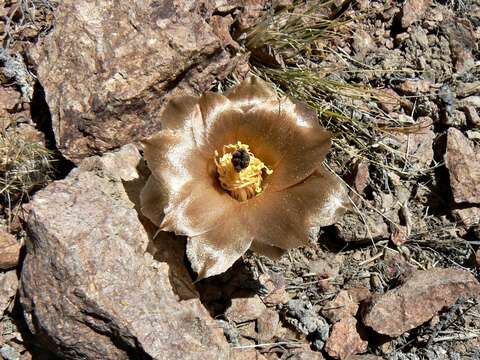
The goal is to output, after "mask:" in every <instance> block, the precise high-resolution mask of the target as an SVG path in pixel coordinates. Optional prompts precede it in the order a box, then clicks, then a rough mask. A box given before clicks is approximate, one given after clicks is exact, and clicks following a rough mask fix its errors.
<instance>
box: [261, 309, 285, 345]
mask: <svg viewBox="0 0 480 360" xmlns="http://www.w3.org/2000/svg"><path fill="white" fill-rule="evenodd" d="M279 323H280V317H279V315H278V312H276V311H274V310H272V309H266V310H265V311H263V312H262V314H261V315H260V316H259V317H258V319H257V333H258V339H259V341H261V342H268V341H270V340H271V339H272V338H273V337H274V336H275V334H276V332H277V329H278V325H279Z"/></svg>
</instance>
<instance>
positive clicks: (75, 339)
mask: <svg viewBox="0 0 480 360" xmlns="http://www.w3.org/2000/svg"><path fill="white" fill-rule="evenodd" d="M139 161H140V154H139V153H138V151H137V150H136V148H135V147H134V146H126V147H123V148H122V149H121V150H120V151H119V152H117V153H113V154H107V155H106V156H104V157H102V158H99V157H93V158H88V159H86V160H85V161H83V162H82V164H81V166H80V168H78V169H75V170H73V171H72V173H71V174H70V175H69V176H68V177H67V178H66V179H65V180H62V181H57V182H54V183H52V184H50V185H49V186H48V187H46V188H45V189H43V190H42V191H40V192H38V193H37V194H36V195H35V197H34V199H33V201H32V202H31V203H30V204H29V205H28V206H29V208H30V210H29V215H28V220H27V231H28V239H27V242H26V247H27V255H26V258H25V261H24V264H23V271H22V275H21V289H20V301H21V304H22V307H23V309H24V315H25V318H26V321H27V324H28V326H29V328H30V330H31V331H32V332H33V334H34V335H36V336H37V338H38V340H39V341H40V343H41V344H43V346H46V347H48V348H49V349H50V350H53V351H54V352H55V353H57V354H58V355H59V356H61V357H62V358H65V359H102V360H108V359H112V360H121V359H209V360H210V359H227V358H229V354H230V350H229V345H228V343H227V342H226V340H225V338H224V336H223V332H222V330H221V329H220V328H219V327H218V325H217V324H216V322H215V321H214V320H213V319H212V318H211V317H210V315H209V314H208V312H207V311H206V309H205V308H204V307H203V305H202V304H201V303H200V301H199V300H198V299H190V300H185V301H181V300H179V299H178V297H177V295H176V294H175V293H174V291H173V289H172V286H171V284H170V281H169V266H168V265H167V264H166V263H163V262H157V261H156V260H154V259H153V257H152V256H151V255H150V254H148V253H146V248H147V245H148V242H149V236H148V234H147V232H146V231H145V229H144V227H143V226H142V224H141V222H140V220H139V217H138V214H137V212H136V210H135V209H134V206H135V205H134V203H133V202H132V201H131V200H130V197H129V196H131V194H130V193H127V192H126V190H125V188H127V187H128V186H127V185H128V184H130V183H132V182H135V181H137V180H138V174H137V170H136V168H137V165H138V163H139ZM170 275H171V274H170Z"/></svg>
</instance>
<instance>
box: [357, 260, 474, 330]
mask: <svg viewBox="0 0 480 360" xmlns="http://www.w3.org/2000/svg"><path fill="white" fill-rule="evenodd" d="M469 296H480V285H479V283H478V281H477V280H476V279H475V277H474V276H473V275H472V274H470V273H469V272H466V271H463V270H458V269H430V270H423V271H417V272H415V273H413V275H412V276H411V277H410V278H409V279H408V280H407V281H406V282H405V283H404V284H403V285H402V286H400V287H398V288H396V289H393V290H389V291H387V292H386V293H385V294H382V295H379V296H374V297H373V298H372V300H371V303H370V304H369V306H368V307H367V308H366V309H365V311H364V313H363V323H364V324H365V325H367V326H369V327H371V328H372V329H373V330H375V331H376V332H378V333H380V334H384V335H388V336H391V337H395V336H399V335H401V334H403V333H404V332H406V331H408V330H411V329H414V328H416V327H417V326H419V325H421V324H423V323H424V322H426V321H428V320H430V319H431V318H432V317H433V316H434V315H435V314H437V313H438V312H439V311H441V310H442V309H444V308H446V307H448V306H451V305H453V304H454V303H455V302H456V301H457V299H458V298H460V297H469Z"/></svg>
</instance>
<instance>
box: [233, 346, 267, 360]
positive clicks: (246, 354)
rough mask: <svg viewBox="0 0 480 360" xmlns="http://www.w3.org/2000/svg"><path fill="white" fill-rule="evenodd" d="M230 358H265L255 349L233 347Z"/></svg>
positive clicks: (262, 359)
mask: <svg viewBox="0 0 480 360" xmlns="http://www.w3.org/2000/svg"><path fill="white" fill-rule="evenodd" d="M231 356H232V357H231V358H229V359H230V360H266V358H265V356H263V355H262V354H260V353H259V352H257V351H256V350H255V349H252V348H246V349H233V350H232V355H231Z"/></svg>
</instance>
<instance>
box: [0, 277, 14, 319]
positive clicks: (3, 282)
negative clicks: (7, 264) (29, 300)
mask: <svg viewBox="0 0 480 360" xmlns="http://www.w3.org/2000/svg"><path fill="white" fill-rule="evenodd" d="M17 289H18V278H17V273H16V271H15V270H12V271H7V272H5V273H0V315H3V313H4V311H5V310H7V308H8V307H9V306H10V305H12V302H13V298H14V296H15V294H16V293H17Z"/></svg>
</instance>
